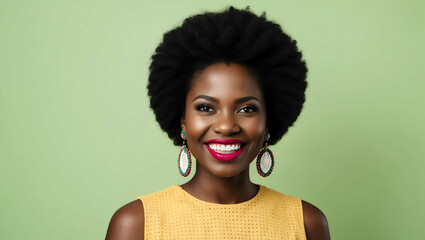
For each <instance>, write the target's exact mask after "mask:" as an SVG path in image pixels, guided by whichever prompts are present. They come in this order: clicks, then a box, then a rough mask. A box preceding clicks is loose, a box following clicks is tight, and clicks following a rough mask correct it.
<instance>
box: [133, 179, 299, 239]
mask: <svg viewBox="0 0 425 240" xmlns="http://www.w3.org/2000/svg"><path fill="white" fill-rule="evenodd" d="M137 199H139V200H141V201H142V203H143V207H144V211H145V231H144V232H145V239H146V240H150V239H211V240H214V239H287V240H298V239H302V240H306V239H307V238H306V235H305V230H304V219H303V211H302V203H301V200H300V199H299V198H296V197H292V196H289V195H286V194H282V193H279V192H277V191H274V190H272V189H269V188H267V187H264V186H261V185H260V190H259V191H258V193H257V195H256V196H255V197H254V198H252V199H250V200H248V201H246V202H242V203H238V204H219V203H210V202H206V201H203V200H199V199H197V198H195V197H193V196H192V195H190V194H189V193H187V192H186V191H185V190H183V189H182V188H181V187H180V186H178V185H174V186H171V187H168V188H166V189H164V190H162V191H159V192H156V193H151V194H148V195H145V196H141V197H138V198H137Z"/></svg>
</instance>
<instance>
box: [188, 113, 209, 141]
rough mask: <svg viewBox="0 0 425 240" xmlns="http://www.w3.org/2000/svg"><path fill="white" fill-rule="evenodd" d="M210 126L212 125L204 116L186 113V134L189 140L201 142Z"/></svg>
mask: <svg viewBox="0 0 425 240" xmlns="http://www.w3.org/2000/svg"><path fill="white" fill-rule="evenodd" d="M209 126H210V123H209V122H208V121H207V120H206V119H204V118H203V117H202V116H198V115H194V114H193V113H186V132H187V137H188V139H189V140H192V141H201V138H202V136H204V135H205V133H206V132H207V131H208V129H209Z"/></svg>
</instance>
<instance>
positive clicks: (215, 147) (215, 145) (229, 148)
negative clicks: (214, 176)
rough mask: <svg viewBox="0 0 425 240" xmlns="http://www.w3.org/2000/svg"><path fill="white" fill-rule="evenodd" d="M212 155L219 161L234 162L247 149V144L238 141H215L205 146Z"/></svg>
mask: <svg viewBox="0 0 425 240" xmlns="http://www.w3.org/2000/svg"><path fill="white" fill-rule="evenodd" d="M205 146H206V147H207V149H208V151H209V152H210V154H211V155H212V156H213V157H214V158H215V159H217V160H219V161H225V162H228V161H232V160H234V159H235V158H237V157H238V156H239V155H240V154H241V153H242V152H243V150H244V149H245V143H244V142H242V141H240V140H236V139H213V140H210V141H208V142H207V144H205Z"/></svg>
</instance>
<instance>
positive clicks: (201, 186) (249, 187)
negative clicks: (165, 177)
mask: <svg viewBox="0 0 425 240" xmlns="http://www.w3.org/2000/svg"><path fill="white" fill-rule="evenodd" d="M181 187H182V188H183V189H184V190H185V191H186V192H188V193H189V194H191V195H192V196H194V197H196V198H198V199H200V200H203V201H207V202H212V203H221V204H235V203H241V202H245V201H248V200H250V199H252V198H253V197H254V196H255V195H256V194H257V193H258V190H259V186H258V185H255V184H254V183H252V182H251V180H250V178H249V169H246V170H245V171H243V172H242V173H240V174H239V175H237V176H233V177H216V176H211V175H208V174H204V173H202V171H197V172H196V173H195V175H194V176H193V178H192V179H191V180H190V181H189V182H187V183H185V184H183V185H182V186H181Z"/></svg>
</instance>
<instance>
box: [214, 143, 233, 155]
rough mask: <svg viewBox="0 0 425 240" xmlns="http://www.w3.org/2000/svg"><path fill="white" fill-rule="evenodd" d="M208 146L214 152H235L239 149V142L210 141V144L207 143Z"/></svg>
mask: <svg viewBox="0 0 425 240" xmlns="http://www.w3.org/2000/svg"><path fill="white" fill-rule="evenodd" d="M208 146H209V147H210V148H211V149H212V150H214V151H216V152H224V153H229V152H235V151H238V150H240V149H241V144H239V143H237V144H217V143H211V144H208Z"/></svg>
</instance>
